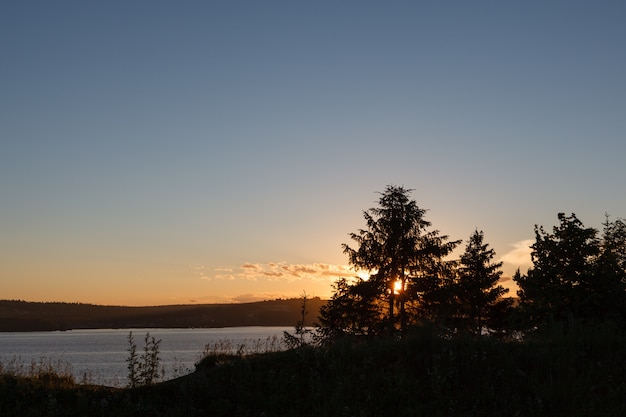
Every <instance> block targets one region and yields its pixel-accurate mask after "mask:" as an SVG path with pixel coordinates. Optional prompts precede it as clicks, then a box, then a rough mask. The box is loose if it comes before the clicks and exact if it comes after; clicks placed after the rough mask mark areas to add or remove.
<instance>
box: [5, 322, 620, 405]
mask: <svg viewBox="0 0 626 417" xmlns="http://www.w3.org/2000/svg"><path fill="white" fill-rule="evenodd" d="M624 357H626V337H624V332H623V330H619V329H615V328H612V327H610V326H594V327H589V328H582V329H569V330H568V331H567V332H563V331H554V332H553V333H551V334H547V335H546V334H544V335H542V336H541V337H534V338H528V339H527V340H525V341H522V342H520V341H499V340H494V339H488V338H479V339H472V338H453V339H448V338H442V337H439V336H437V335H435V334H433V333H431V332H428V331H425V330H422V331H419V332H417V333H414V334H412V335H410V336H409V337H407V338H405V339H403V340H399V341H397V340H372V341H367V342H354V341H340V342H338V343H335V344H334V345H332V346H330V347H324V348H320V347H318V348H313V347H305V348H301V349H295V350H290V351H284V352H270V353H264V354H255V355H248V356H241V355H224V354H215V355H209V356H207V357H206V358H205V359H204V360H202V361H201V362H200V363H199V364H198V366H197V368H196V370H195V372H193V373H192V374H190V375H187V376H184V377H181V378H178V379H175V380H171V381H166V382H163V383H160V384H157V385H154V386H150V387H143V388H137V389H111V388H104V387H95V386H80V385H76V384H74V383H73V382H72V381H68V380H64V379H63V378H57V377H54V376H53V375H45V374H44V375H41V376H37V377H32V378H21V377H14V376H10V375H3V376H2V377H1V378H0V413H2V415H3V416H5V415H6V416H13V415H15V416H17V415H20V416H29V415H30V416H35V415H37V416H40V415H49V416H57V415H58V416H61V415H63V416H68V415H70V416H71V415H107V416H203V415H211V416H261V415H265V416H270V415H272V416H380V415H394V416H420V415H425V416H426V415H427V416H502V415H541V416H568V417H569V416H622V415H626V403H625V402H624V398H626V362H625V361H624Z"/></svg>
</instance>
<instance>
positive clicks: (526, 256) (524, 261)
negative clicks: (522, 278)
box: [500, 239, 534, 266]
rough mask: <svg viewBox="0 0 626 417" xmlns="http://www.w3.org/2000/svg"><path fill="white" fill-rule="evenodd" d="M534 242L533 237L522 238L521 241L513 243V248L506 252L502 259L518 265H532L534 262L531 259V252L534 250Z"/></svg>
mask: <svg viewBox="0 0 626 417" xmlns="http://www.w3.org/2000/svg"><path fill="white" fill-rule="evenodd" d="M533 243H534V240H532V239H527V240H520V241H519V242H515V243H513V244H512V245H511V246H513V249H512V250H511V251H509V252H507V253H505V254H504V255H503V256H502V257H501V258H500V260H501V261H502V262H506V263H509V264H513V265H516V266H530V265H531V263H532V262H531V259H530V252H531V251H532V249H531V248H530V245H532V244H533Z"/></svg>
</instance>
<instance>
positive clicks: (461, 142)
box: [0, 1, 626, 305]
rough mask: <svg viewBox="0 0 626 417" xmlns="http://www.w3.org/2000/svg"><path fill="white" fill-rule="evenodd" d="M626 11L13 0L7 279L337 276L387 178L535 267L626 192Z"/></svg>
mask: <svg viewBox="0 0 626 417" xmlns="http://www.w3.org/2000/svg"><path fill="white" fill-rule="evenodd" d="M625 17H626V6H625V5H624V4H623V3H622V2H618V1H598V2H577V1H548V2H544V1H541V2H539V1H528V2H495V1H494V2H461V1H458V2H434V1H433V2H408V1H390V2H367V1H358V2H357V1H346V2H325V1H319V2H292V1H290V2H287V1H285V2H279V1H267V2H252V1H250V2H238V1H233V2H193V1H185V2H166V1H123V2H122V1H107V2H79V1H75V2H69V1H58V2H43V1H40V2H37V1H33V2H11V3H9V2H5V3H3V4H2V5H0V52H1V53H2V65H1V66H0V80H1V86H2V87H1V92H2V94H0V137H1V138H2V142H1V148H0V193H1V195H2V210H0V226H1V230H2V233H0V261H1V262H0V280H2V282H3V285H2V287H3V290H2V294H1V295H0V297H1V298H19V299H26V300H33V301H52V300H59V301H82V302H95V303H106V304H131V305H142V304H170V303H188V302H215V301H223V302H231V301H248V300H253V299H262V298H275V297H283V296H297V295H298V294H300V293H301V292H302V291H307V292H308V293H309V294H312V295H319V296H323V297H324V296H328V295H329V294H330V290H331V288H330V284H331V283H332V280H333V279H336V277H337V276H341V275H346V274H349V273H350V272H349V271H347V270H346V267H345V264H346V263H347V258H346V257H345V255H344V254H343V253H342V251H341V243H350V242H349V238H348V233H350V232H354V231H356V230H357V229H358V228H361V227H363V226H364V223H363V218H362V211H363V210H365V209H367V208H370V207H373V206H374V205H376V201H377V194H376V193H375V192H376V191H382V190H383V189H384V187H385V186H386V185H387V184H395V185H404V186H406V187H408V188H412V189H414V190H415V191H414V192H413V194H412V196H413V198H414V199H415V200H416V201H417V203H418V205H420V206H421V207H423V208H426V209H428V210H429V211H428V213H427V220H430V221H431V222H432V223H433V226H434V227H435V228H437V229H439V230H441V232H442V233H445V234H448V235H450V237H451V238H453V239H467V238H468V237H469V235H470V234H471V233H472V232H473V231H474V229H476V228H478V229H481V230H483V231H484V232H485V239H486V241H487V242H488V243H490V245H491V246H492V247H493V248H494V249H495V250H496V252H497V254H498V257H505V260H506V261H507V262H506V263H505V265H504V270H505V274H506V275H511V274H512V273H513V271H514V270H515V269H516V268H517V267H518V266H522V267H523V268H525V267H527V265H526V264H525V263H524V261H523V259H524V257H516V256H513V255H514V253H511V252H512V251H514V250H515V249H516V248H519V247H522V248H523V247H524V244H521V243H520V242H524V241H527V240H528V239H532V238H533V236H534V235H533V226H534V225H535V224H540V225H544V226H546V227H548V228H549V227H551V226H552V225H554V224H555V223H556V221H557V219H556V214H557V213H558V212H567V213H570V212H574V213H576V214H577V215H578V217H579V218H580V219H581V220H582V221H583V222H584V223H585V224H586V225H587V226H593V227H600V224H601V222H602V221H603V220H604V213H605V212H608V213H609V214H610V215H611V216H613V217H614V218H617V217H624V216H626V194H625V193H624V178H626V167H625V164H623V159H624V155H625V154H626V140H625V138H624V134H625V132H626V117H625V115H626V48H624V40H625V39H626V26H625V25H624V24H623V22H624V18H625ZM525 244H526V245H527V243H525ZM463 245H464V244H463ZM522 252H524V250H523V249H522ZM526 252H527V251H526Z"/></svg>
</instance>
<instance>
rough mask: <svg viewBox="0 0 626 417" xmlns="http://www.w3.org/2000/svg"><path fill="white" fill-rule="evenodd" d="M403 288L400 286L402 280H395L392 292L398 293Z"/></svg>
mask: <svg viewBox="0 0 626 417" xmlns="http://www.w3.org/2000/svg"><path fill="white" fill-rule="evenodd" d="M402 290H403V288H402V281H400V280H397V281H396V282H394V283H393V293H394V294H400V293H401V292H402Z"/></svg>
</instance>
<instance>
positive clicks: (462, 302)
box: [454, 230, 508, 334]
mask: <svg viewBox="0 0 626 417" xmlns="http://www.w3.org/2000/svg"><path fill="white" fill-rule="evenodd" d="M483 240H484V234H483V232H482V231H480V232H479V231H478V230H476V231H474V233H473V234H472V235H471V236H470V239H469V242H468V243H467V247H466V248H465V253H463V255H462V256H461V260H460V266H459V269H458V281H457V283H456V286H455V287H456V288H455V291H454V293H455V295H456V299H457V301H458V303H459V312H460V316H461V321H464V322H466V326H465V327H466V328H467V330H469V331H470V332H471V333H475V334H481V333H482V332H483V331H484V329H485V324H486V323H488V322H489V321H492V320H491V319H492V318H493V316H494V314H495V313H496V311H498V310H500V309H501V308H502V307H503V305H498V302H499V301H501V297H502V296H503V295H504V294H506V293H507V292H508V289H505V288H504V287H502V286H501V285H498V281H499V280H500V276H501V275H502V271H501V270H500V268H501V267H502V262H497V263H493V259H494V257H495V251H494V250H493V249H489V245H488V244H485V243H483Z"/></svg>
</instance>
